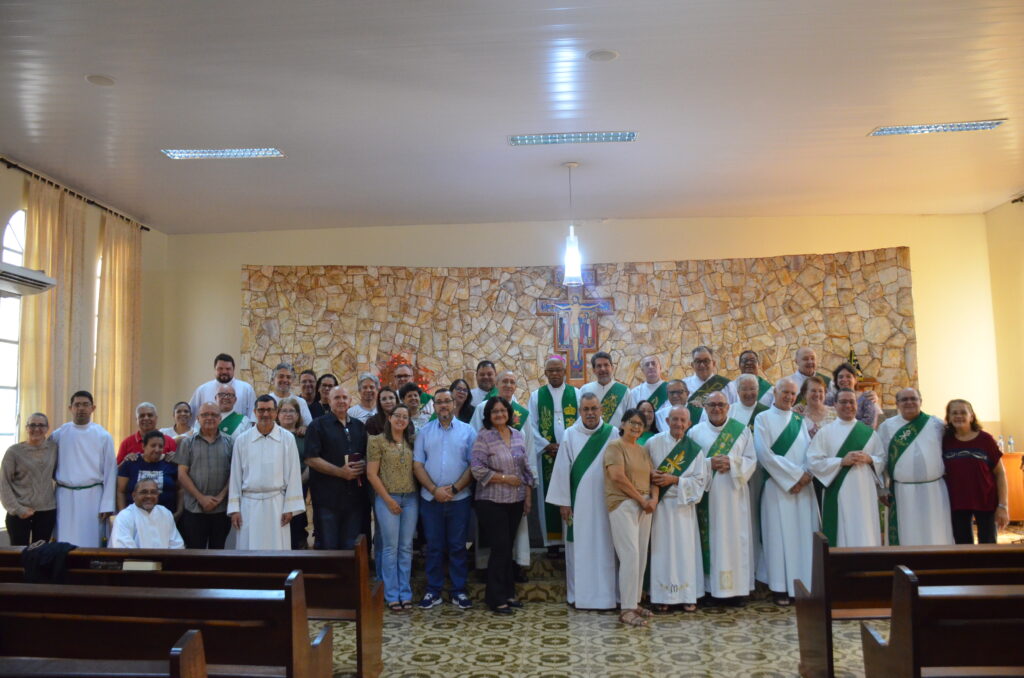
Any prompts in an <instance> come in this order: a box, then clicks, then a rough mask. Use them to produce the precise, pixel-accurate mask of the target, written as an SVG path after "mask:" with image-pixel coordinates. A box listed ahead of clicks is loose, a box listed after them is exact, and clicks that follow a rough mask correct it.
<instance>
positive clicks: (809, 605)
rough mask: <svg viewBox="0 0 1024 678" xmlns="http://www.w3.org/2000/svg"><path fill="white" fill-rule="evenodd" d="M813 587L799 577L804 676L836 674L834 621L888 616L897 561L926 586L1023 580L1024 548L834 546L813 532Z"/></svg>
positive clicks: (816, 677)
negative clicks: (833, 642)
mask: <svg viewBox="0 0 1024 678" xmlns="http://www.w3.org/2000/svg"><path fill="white" fill-rule="evenodd" d="M812 560H813V562H812V568H811V586H810V589H809V590H808V587H807V586H806V584H805V583H804V582H803V581H801V580H799V579H798V580H796V582H795V588H796V623H797V632H798V635H799V639H800V675H802V676H805V677H806V678H826V677H827V678H833V677H834V676H835V667H834V664H833V661H832V620H833V619H886V618H888V617H889V613H890V606H891V600H892V597H891V596H892V573H893V568H895V567H896V566H897V565H906V566H907V567H909V568H910V569H912V570H913V571H914V572H915V573H917V576H918V577H920V578H921V581H922V582H923V583H925V584H926V585H929V586H931V585H937V586H941V585H949V586H957V585H965V584H1024V546H1019V545H1006V544H1003V545H997V544H978V545H969V544H964V545H956V546H879V547H866V548H829V545H828V539H827V538H826V537H825V535H824V534H822V533H821V532H818V533H815V535H814V553H813V556H812Z"/></svg>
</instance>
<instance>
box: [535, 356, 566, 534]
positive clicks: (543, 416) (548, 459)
mask: <svg viewBox="0 0 1024 678" xmlns="http://www.w3.org/2000/svg"><path fill="white" fill-rule="evenodd" d="M544 377H545V379H547V382H548V383H546V384H544V385H543V386H541V387H540V388H538V389H537V390H536V391H534V392H533V393H531V394H530V403H529V406H528V409H529V411H530V416H529V417H528V418H527V420H526V425H527V427H529V434H528V435H530V436H532V437H533V450H534V452H535V453H536V454H537V456H538V460H537V467H538V468H539V469H540V473H539V474H538V479H539V480H540V482H539V483H537V500H538V501H537V505H538V508H540V509H543V510H541V511H540V527H541V531H542V532H543V534H544V545H545V546H547V547H548V548H549V549H550V548H551V547H554V546H558V545H559V544H561V543H562V519H561V516H560V515H559V513H558V509H557V508H555V507H553V506H549V505H548V504H545V503H544V497H545V495H546V494H547V489H548V483H549V482H550V481H551V471H552V469H554V467H555V456H556V455H557V454H558V446H559V445H560V444H561V443H562V440H563V437H564V435H565V431H566V429H568V428H569V427H570V426H572V425H573V424H574V423H576V418H577V416H578V414H579V413H578V412H577V409H578V407H579V405H578V401H579V393H578V392H577V391H576V387H575V386H570V385H569V384H566V383H565V359H564V358H562V357H561V356H557V355H553V356H551V357H549V358H548V359H547V361H546V362H545V363H544ZM524 435H527V434H526V432H525V431H524Z"/></svg>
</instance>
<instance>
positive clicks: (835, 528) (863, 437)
mask: <svg viewBox="0 0 1024 678" xmlns="http://www.w3.org/2000/svg"><path fill="white" fill-rule="evenodd" d="M872 433H874V430H873V429H872V428H871V427H870V426H868V425H867V424H865V423H864V422H861V421H858V422H857V423H855V424H854V425H853V428H851V429H850V433H849V434H848V435H847V436H846V440H844V441H843V444H842V445H841V446H840V447H839V451H838V452H836V458H837V459H842V458H843V457H845V456H846V453H847V452H852V451H854V450H863V449H864V446H865V445H867V444H868V441H869V440H871V434H872ZM851 468H853V467H852V466H844V467H842V468H841V469H839V473H837V474H836V477H835V478H833V479H832V484H831V485H829V486H828V487H826V488H825V493H824V496H823V497H822V506H821V531H822V532H824V533H825V536H826V537H828V544H829V546H838V545H839V542H838V536H839V488H841V487H842V486H843V481H844V480H846V474H847V473H849V472H850V469H851Z"/></svg>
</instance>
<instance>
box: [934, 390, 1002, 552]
mask: <svg viewBox="0 0 1024 678" xmlns="http://www.w3.org/2000/svg"><path fill="white" fill-rule="evenodd" d="M1002 456H1003V453H1002V452H1000V451H999V446H998V445H997V444H996V441H995V439H993V438H992V436H991V435H989V434H988V433H986V432H985V431H982V430H981V425H980V424H979V423H978V418H977V417H976V416H974V408H973V407H971V404H970V403H969V402H967V401H966V400H959V399H957V400H950V401H949V404H948V405H946V435H945V437H944V438H943V439H942V459H943V462H944V463H945V466H946V487H947V488H948V490H949V507H950V509H951V511H952V519H953V539H954V540H955V541H956V543H957V544H973V543H974V531H973V530H972V527H971V524H972V522H973V523H976V524H977V526H978V543H980V544H994V543H996V533H997V530H999V529H1003V528H1004V527H1006V525H1007V523H1009V522H1010V516H1009V513H1008V512H1007V508H1006V475H1005V473H1004V472H1003V462H1002V461H1000V457H1002Z"/></svg>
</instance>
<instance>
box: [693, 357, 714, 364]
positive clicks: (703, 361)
mask: <svg viewBox="0 0 1024 678" xmlns="http://www.w3.org/2000/svg"><path fill="white" fill-rule="evenodd" d="M693 364H694V365H710V364H711V358H697V359H695V360H694V361H693Z"/></svg>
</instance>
